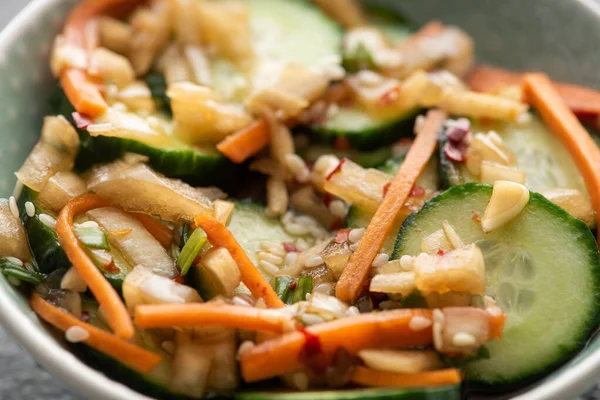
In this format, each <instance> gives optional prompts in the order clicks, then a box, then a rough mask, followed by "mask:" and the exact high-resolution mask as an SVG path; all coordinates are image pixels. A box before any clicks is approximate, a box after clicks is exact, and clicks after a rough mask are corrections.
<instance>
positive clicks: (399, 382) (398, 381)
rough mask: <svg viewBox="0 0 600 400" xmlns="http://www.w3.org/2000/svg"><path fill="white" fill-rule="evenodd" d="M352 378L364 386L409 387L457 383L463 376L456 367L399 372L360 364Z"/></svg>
mask: <svg viewBox="0 0 600 400" xmlns="http://www.w3.org/2000/svg"><path fill="white" fill-rule="evenodd" d="M351 380H352V382H354V383H356V384H358V385H362V386H376V387H403V388H409V387H430V386H442V385H456V384H459V383H460V381H461V376H460V372H459V371H458V370H457V369H454V368H449V369H440V370H437V371H426V372H417V373H414V374H399V373H394V372H384V371H377V370H373V369H369V368H365V367H360V366H359V367H356V369H355V370H354V373H353V374H352V378H351Z"/></svg>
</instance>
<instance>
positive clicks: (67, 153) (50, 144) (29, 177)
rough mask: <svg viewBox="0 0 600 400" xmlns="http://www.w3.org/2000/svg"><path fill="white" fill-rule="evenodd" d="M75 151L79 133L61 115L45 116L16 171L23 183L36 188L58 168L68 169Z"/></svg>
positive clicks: (42, 184)
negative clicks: (33, 141)
mask: <svg viewBox="0 0 600 400" xmlns="http://www.w3.org/2000/svg"><path fill="white" fill-rule="evenodd" d="M78 151H79V136H78V135H77V132H76V131H75V128H73V127H72V126H71V124H70V123H69V121H67V120H66V118H65V117H63V116H58V117H46V118H45V119H44V126H43V128H42V136H41V138H40V140H39V141H38V142H37V144H36V145H35V147H34V148H33V150H32V151H31V154H29V156H28V157H27V159H26V160H25V163H24V164H23V166H22V167H21V168H20V169H19V171H18V172H17V173H16V175H17V178H18V179H19V181H20V182H21V183H23V184H24V185H25V186H27V187H29V188H31V189H33V190H35V191H36V192H39V191H40V190H41V189H42V187H43V186H44V184H45V183H46V182H47V181H48V179H50V177H51V176H52V175H54V174H55V173H56V172H58V171H70V170H71V169H73V165H74V164H75V157H76V156H77V153H78Z"/></svg>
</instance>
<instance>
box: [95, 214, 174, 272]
mask: <svg viewBox="0 0 600 400" xmlns="http://www.w3.org/2000/svg"><path fill="white" fill-rule="evenodd" d="M87 216H88V217H89V218H90V219H91V220H93V221H95V222H97V223H98V225H100V228H102V230H103V231H104V232H105V233H106V236H107V237H108V240H109V242H110V243H111V244H112V245H113V246H115V247H117V248H118V249H119V250H120V251H121V253H123V256H124V257H125V259H127V261H128V262H129V263H130V264H131V265H143V266H144V267H146V268H148V269H149V270H150V271H152V272H154V273H156V274H159V275H162V276H165V277H168V278H174V277H176V276H177V275H178V271H177V267H176V266H175V261H174V260H173V259H172V258H171V257H170V256H169V255H168V254H167V252H166V250H165V249H164V248H163V247H162V245H161V244H160V242H159V241H158V240H156V239H155V238H154V236H152V235H151V234H150V232H148V231H147V230H146V229H145V228H144V225H142V223H141V222H139V221H138V220H137V219H136V218H134V217H132V216H130V215H129V214H127V213H124V212H123V211H120V210H118V209H116V208H97V209H95V210H91V211H88V212H87Z"/></svg>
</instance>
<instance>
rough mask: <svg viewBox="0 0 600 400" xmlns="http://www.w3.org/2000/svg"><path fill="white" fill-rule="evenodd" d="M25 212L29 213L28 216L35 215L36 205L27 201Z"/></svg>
mask: <svg viewBox="0 0 600 400" xmlns="http://www.w3.org/2000/svg"><path fill="white" fill-rule="evenodd" d="M25 212H26V213H27V216H28V217H33V216H34V215H35V206H34V205H33V203H32V202H30V201H27V202H25Z"/></svg>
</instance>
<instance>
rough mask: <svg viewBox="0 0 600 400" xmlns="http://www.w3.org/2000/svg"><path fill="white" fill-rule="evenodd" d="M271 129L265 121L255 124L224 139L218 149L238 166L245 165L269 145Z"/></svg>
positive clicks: (261, 120)
mask: <svg viewBox="0 0 600 400" xmlns="http://www.w3.org/2000/svg"><path fill="white" fill-rule="evenodd" d="M269 138H270V135H269V128H268V126H267V123H266V122H265V120H264V119H260V120H258V121H256V122H253V123H252V124H251V125H249V126H247V127H246V128H244V129H241V130H239V131H237V132H235V133H233V134H231V135H229V136H227V137H226V138H225V139H223V140H222V141H221V142H220V143H219V144H217V149H218V150H219V151H220V152H221V153H223V154H224V155H225V156H226V157H227V158H229V159H230V160H231V161H233V162H234V163H236V164H240V163H243V162H244V161H246V160H247V159H248V158H250V157H252V156H253V155H254V154H256V153H258V152H259V151H260V150H261V149H263V148H264V147H265V146H266V145H267V144H268V143H269Z"/></svg>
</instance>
